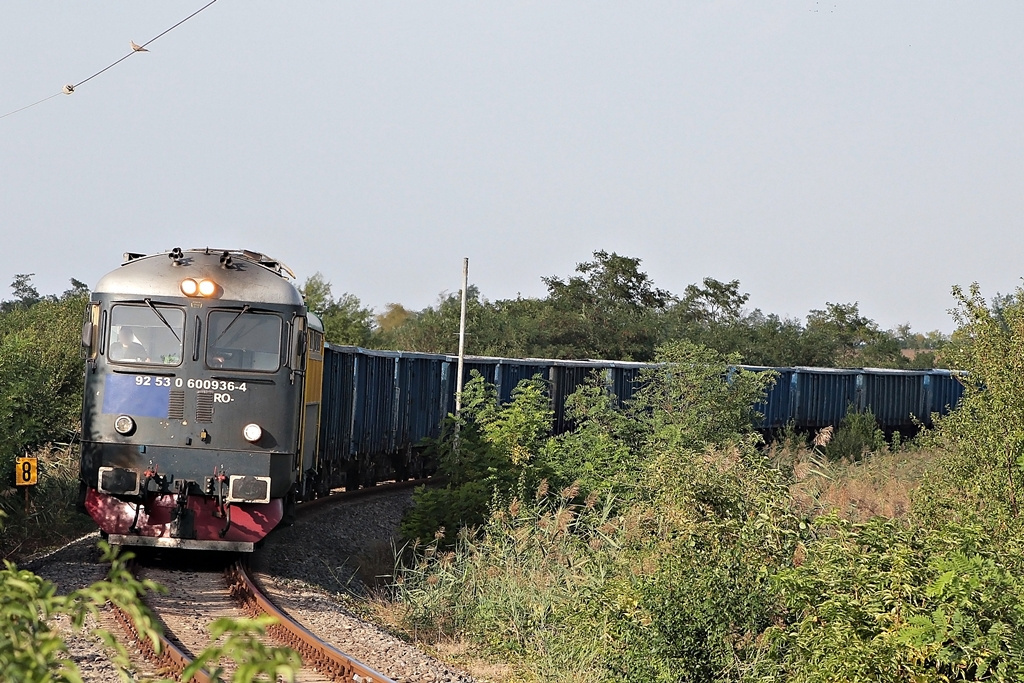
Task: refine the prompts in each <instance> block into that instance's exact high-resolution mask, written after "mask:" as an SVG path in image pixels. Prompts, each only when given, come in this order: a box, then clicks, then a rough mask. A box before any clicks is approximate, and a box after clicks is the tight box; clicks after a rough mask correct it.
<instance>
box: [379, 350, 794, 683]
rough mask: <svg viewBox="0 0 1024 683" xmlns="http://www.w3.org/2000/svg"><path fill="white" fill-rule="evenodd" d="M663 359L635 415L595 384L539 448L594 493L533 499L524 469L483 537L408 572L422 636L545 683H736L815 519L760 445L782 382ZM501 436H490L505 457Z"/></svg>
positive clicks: (544, 464)
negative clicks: (713, 682) (486, 654)
mask: <svg viewBox="0 0 1024 683" xmlns="http://www.w3.org/2000/svg"><path fill="white" fill-rule="evenodd" d="M662 359H663V360H664V361H665V362H666V365H664V366H662V367H660V368H658V369H656V370H652V371H651V372H650V373H649V374H648V375H647V376H646V377H644V380H643V381H644V382H645V383H644V386H643V388H642V389H641V390H640V391H639V392H638V394H637V400H636V401H634V402H633V404H631V405H630V406H629V407H628V408H625V409H620V408H616V407H615V406H614V402H613V401H612V400H611V399H610V397H608V396H607V395H606V394H604V393H603V389H602V388H600V387H599V386H597V385H593V384H592V385H587V386H584V387H582V388H581V390H580V391H579V392H577V394H576V395H575V396H574V397H573V401H572V402H571V405H572V406H573V407H572V411H573V416H574V418H575V419H576V420H577V427H576V429H575V430H574V431H573V432H572V433H570V434H567V435H563V436H560V437H556V438H548V439H547V440H546V442H545V443H544V444H543V445H542V446H541V447H540V448H539V453H540V454H541V456H540V457H538V458H537V459H535V460H534V465H535V466H534V467H533V469H532V470H529V471H530V473H531V474H532V475H533V476H537V475H539V474H541V473H553V474H554V475H555V476H556V477H559V478H564V477H567V476H571V475H575V474H581V475H582V476H581V477H580V478H581V480H583V481H587V482H588V484H590V485H592V486H593V488H592V490H591V491H589V492H588V491H587V490H586V489H585V488H581V486H580V482H574V483H568V484H559V486H555V487H550V486H549V483H548V480H544V481H542V482H541V484H540V486H539V487H537V488H536V490H534V488H532V487H531V486H529V485H528V484H527V483H526V480H527V477H526V476H524V473H525V472H526V471H527V470H524V469H520V470H519V473H520V477H519V479H518V481H517V483H516V485H515V487H514V488H512V495H511V502H510V500H509V498H510V497H509V496H508V495H507V494H505V495H497V496H495V497H494V498H493V499H492V500H493V505H492V508H491V514H490V516H489V517H487V521H486V523H485V524H484V525H483V526H482V528H481V530H480V533H479V534H472V533H462V534H460V536H459V538H458V543H457V544H456V545H455V546H454V547H453V548H451V549H450V550H444V548H443V546H439V545H438V544H432V545H430V546H428V547H427V548H425V549H422V550H421V552H420V554H419V556H418V560H417V562H416V563H415V564H413V565H412V566H409V567H406V568H405V569H400V570H399V573H398V575H397V578H396V587H397V590H398V592H399V595H400V596H401V599H402V600H403V601H404V602H405V603H406V605H407V607H408V608H409V627H410V629H411V630H413V631H415V632H416V633H421V632H424V631H425V632H427V633H430V634H454V633H461V634H462V635H468V636H469V637H471V638H472V639H473V640H475V641H476V642H479V643H481V644H483V645H484V646H485V647H487V648H488V649H489V650H490V651H491V652H493V653H495V654H496V655H497V656H499V657H501V658H503V659H508V658H512V659H513V660H515V661H518V662H519V665H520V667H519V668H521V669H522V670H523V671H529V672H530V675H531V676H532V677H535V678H536V679H538V680H575V681H598V680H611V679H616V680H621V679H623V678H625V679H626V680H639V679H641V678H648V679H651V680H656V681H666V682H667V681H678V680H710V679H712V678H716V677H731V678H736V677H737V675H738V671H739V670H740V668H741V664H742V662H744V661H745V659H746V657H747V656H748V654H749V653H751V652H753V650H752V649H751V645H752V642H753V639H752V635H751V634H756V633H758V632H759V631H760V629H762V628H763V627H764V626H765V625H766V623H767V622H766V621H765V618H766V617H765V615H767V614H769V613H770V607H771V606H772V605H773V604H774V602H773V594H772V593H771V592H770V590H769V589H770V585H769V578H770V576H771V574H772V568H773V567H776V566H778V565H779V563H781V562H783V561H785V562H788V561H789V559H790V558H791V557H792V552H793V547H794V546H795V543H796V533H797V524H798V523H797V521H796V519H795V517H794V516H793V515H792V513H791V512H790V511H789V508H788V498H787V493H786V492H787V489H786V482H785V481H784V480H783V479H782V477H781V476H779V473H778V472H777V471H775V470H773V469H771V468H770V467H769V466H768V464H767V462H766V459H765V458H764V457H763V456H762V455H761V454H760V453H759V452H758V451H757V449H756V447H755V446H756V444H757V442H758V437H757V436H756V435H755V434H754V432H753V430H752V417H753V416H752V415H751V411H750V406H751V405H752V404H753V403H754V402H755V400H756V398H757V397H758V396H760V395H761V393H762V392H763V389H764V386H765V384H764V382H765V381H766V378H765V377H763V376H761V375H756V374H753V373H743V372H740V373H736V374H735V375H733V376H732V378H731V379H730V380H729V381H727V377H728V374H729V372H728V370H729V363H728V362H727V360H726V359H723V358H721V357H720V356H718V355H717V354H715V353H713V352H709V351H707V350H704V349H700V348H698V347H694V346H692V345H688V344H685V343H681V344H678V345H673V346H672V347H666V348H665V349H664V350H663V352H662ZM488 403H489V402H488ZM499 412H500V411H499ZM495 414H497V413H495ZM523 423H525V424H528V425H536V424H539V422H534V421H532V420H525V421H524V422H523ZM496 424H497V423H493V422H491V421H486V422H485V425H490V426H481V427H479V429H480V433H481V434H483V433H485V432H487V433H490V434H491V435H492V436H491V437H490V438H489V439H484V441H486V442H487V443H489V444H492V445H496V444H498V443H501V440H500V439H497V438H495V437H494V436H493V435H494V434H499V433H500V434H504V433H505V432H504V431H503V430H500V429H497V428H496V426H495V425H496ZM509 424H510V423H509ZM532 433H533V434H537V433H539V432H537V431H534V432H532ZM530 441H531V443H536V441H535V440H533V439H531V440H530ZM516 443H517V444H518V443H519V442H518V441H517V442H516ZM512 450H513V449H512V448H508V447H507V448H504V449H503V452H512ZM530 452H537V451H534V450H531V451H530ZM588 455H593V456H594V459H595V463H594V467H593V468H591V467H590V466H589V465H590V463H589V462H588ZM509 460H510V461H511V458H509ZM519 462H523V460H522V459H520V461H519ZM598 468H601V469H598ZM600 474H604V476H605V481H601V479H600V478H599V477H600ZM506 490H507V489H506ZM555 491H557V494H556V493H554V492H555ZM599 492H600V493H599ZM611 492H618V493H622V494H624V495H623V496H621V497H616V496H615V495H612V493H611ZM478 494H479V492H478ZM581 499H582V500H581ZM599 502H600V504H599Z"/></svg>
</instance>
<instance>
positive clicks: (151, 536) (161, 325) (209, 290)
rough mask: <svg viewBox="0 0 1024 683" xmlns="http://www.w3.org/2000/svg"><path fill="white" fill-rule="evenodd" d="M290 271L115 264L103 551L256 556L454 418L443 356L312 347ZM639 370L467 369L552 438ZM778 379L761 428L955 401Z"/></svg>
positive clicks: (843, 383) (90, 447)
mask: <svg viewBox="0 0 1024 683" xmlns="http://www.w3.org/2000/svg"><path fill="white" fill-rule="evenodd" d="M292 279H294V275H293V274H292V273H291V271H289V270H288V268H287V267H286V266H284V265H283V264H282V263H280V262H279V261H277V260H275V259H272V258H269V257H267V256H264V255H263V254H259V253H256V252H251V251H237V250H223V249H195V250H187V251H183V250H182V249H180V248H179V249H173V250H171V251H170V252H166V253H162V254H155V255H148V256H147V255H143V254H134V253H129V254H125V258H124V262H123V263H122V265H121V266H120V267H119V268H118V269H116V270H114V271H112V272H110V273H108V274H107V275H105V276H104V277H103V278H101V279H100V281H99V283H98V284H97V286H96V288H95V290H94V291H93V294H92V299H91V302H90V304H89V306H88V308H87V311H86V314H85V320H84V324H83V327H82V348H83V356H84V358H85V395H84V401H83V415H82V440H81V472H80V479H81V500H80V505H81V507H82V508H83V509H84V510H85V511H86V512H87V513H88V514H89V515H90V516H91V517H92V518H93V520H94V521H95V522H96V524H97V525H98V526H99V528H100V529H101V531H102V532H103V533H104V534H106V535H107V536H108V538H109V540H110V542H111V543H114V544H119V545H134V546H157V547H173V548H192V549H206V550H226V551H241V552H246V551H251V550H252V549H253V548H254V546H255V545H256V544H257V543H259V542H260V541H261V540H262V539H263V538H264V537H265V536H266V534H268V533H269V532H270V531H271V530H272V529H273V528H274V527H276V526H277V525H278V524H279V523H281V521H282V520H285V519H286V518H287V516H288V514H289V511H290V509H291V508H292V506H294V505H295V504H296V503H299V502H301V501H304V500H310V499H312V498H315V497H318V496H323V495H326V494H328V493H329V492H330V490H331V489H334V488H339V487H350V488H351V487H355V486H365V485H372V484H374V483H376V482H379V481H383V480H386V479H392V478H409V477H416V476H420V475H423V474H426V473H427V472H426V471H425V468H426V467H427V466H426V464H425V463H424V461H423V458H422V457H421V452H420V450H419V448H418V446H419V444H420V443H421V442H422V440H423V439H424V438H427V437H436V436H437V435H438V433H439V430H440V427H441V423H442V422H443V420H444V418H445V417H446V416H447V415H448V414H449V413H451V412H452V411H453V409H454V401H455V394H456V366H457V359H456V358H455V357H453V356H447V355H436V354H425V353H406V352H398V351H370V350H366V349H361V348H356V347H350V346H348V347H346V346H331V345H329V344H326V343H325V340H324V332H323V325H322V324H321V322H320V320H319V319H318V318H317V317H316V316H315V315H314V314H312V313H310V312H309V311H307V309H306V307H305V305H304V303H303V300H302V296H301V294H300V292H299V290H298V289H297V288H296V287H295V285H294V284H292V282H291V280H292ZM643 367H645V366H644V364H641V363H628V362H617V361H560V360H544V359H509V358H485V357H471V358H468V359H466V377H468V376H469V375H470V373H471V372H472V371H474V370H475V371H477V372H479V373H480V374H481V375H483V377H484V378H485V379H486V380H487V381H488V382H491V383H492V384H494V385H495V387H496V388H497V391H498V396H499V399H500V400H502V401H507V400H508V399H509V398H510V397H511V393H512V389H513V388H514V387H515V385H516V384H517V383H518V382H519V381H520V380H523V379H529V378H531V377H534V376H538V375H539V376H540V377H542V378H543V379H544V380H545V382H546V385H547V387H548V393H549V396H550V398H551V401H552V407H553V412H554V423H553V427H552V429H553V431H554V432H556V433H558V432H563V431H565V430H567V429H570V428H571V427H572V425H571V424H569V423H568V421H567V419H566V416H565V414H564V410H563V407H564V402H565V398H566V397H567V396H569V395H570V394H571V393H572V392H573V391H575V389H576V388H577V387H578V386H579V385H580V384H581V383H583V382H584V381H585V380H587V378H588V377H591V376H593V375H594V374H595V373H596V374H597V375H598V376H599V377H601V378H603V380H604V382H605V383H606V385H607V386H608V388H609V390H610V391H611V392H612V393H613V394H615V395H616V396H617V397H618V398H619V399H620V400H629V398H630V397H631V396H632V395H633V391H634V388H635V386H636V382H635V381H636V379H637V377H638V375H639V373H640V371H641V369H642V368H643ZM751 369H754V370H774V371H775V372H777V373H778V381H777V382H776V384H775V386H774V388H773V389H772V390H771V391H770V392H769V394H768V396H767V397H766V400H765V401H764V402H763V403H762V404H759V405H758V406H755V408H756V409H757V411H758V412H759V413H761V414H762V415H763V419H762V421H761V423H760V424H759V425H758V426H759V427H760V428H761V429H763V430H772V429H776V428H779V427H782V426H784V425H785V424H787V423H792V424H794V425H795V426H796V427H797V428H798V429H815V428H820V427H824V426H826V425H835V424H838V423H839V421H840V420H841V419H842V417H843V415H845V413H846V411H847V410H848V409H849V408H850V407H851V406H852V407H853V408H855V409H866V408H870V409H871V410H872V411H873V412H874V414H875V415H876V416H877V417H878V418H879V421H880V424H881V426H882V427H884V428H886V429H889V430H895V429H906V428H909V427H912V426H913V425H914V424H916V422H915V421H916V420H920V421H921V422H922V423H924V424H928V422H929V420H930V418H931V415H932V413H943V412H946V411H948V410H949V409H950V407H951V406H955V405H956V403H957V401H958V399H959V397H960V395H961V393H962V391H963V387H962V385H961V384H960V382H959V381H958V378H957V377H956V375H955V374H953V373H950V372H948V371H941V370H929V371H892V370H871V369H853V370H832V369H821V368H751Z"/></svg>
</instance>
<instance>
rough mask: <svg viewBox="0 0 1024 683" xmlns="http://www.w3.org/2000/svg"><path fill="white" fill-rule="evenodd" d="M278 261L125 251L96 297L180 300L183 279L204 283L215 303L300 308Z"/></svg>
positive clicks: (213, 253)
mask: <svg viewBox="0 0 1024 683" xmlns="http://www.w3.org/2000/svg"><path fill="white" fill-rule="evenodd" d="M294 277H295V275H294V274H293V273H292V272H291V270H289V269H288V267H287V266H285V265H284V264H282V263H281V262H280V261H276V260H274V259H271V258H269V257H267V256H264V255H263V254H260V253H258V252H254V251H246V250H232V249H209V248H206V249H186V250H182V249H172V250H171V251H167V252H162V253H159V254H151V255H148V256H147V255H144V254H135V253H126V254H125V255H124V262H123V263H122V264H121V267H120V268H118V269H116V270H112V271H110V272H109V273H107V274H106V275H104V276H103V277H102V278H100V281H99V282H98V283H97V284H96V287H95V289H94V290H93V291H94V292H96V293H98V294H116V295H127V296H129V297H131V296H153V297H175V298H177V297H181V296H182V293H181V289H180V285H181V281H182V280H184V279H185V278H195V279H200V278H202V279H209V280H213V281H214V282H216V283H217V284H218V285H219V286H220V288H221V290H222V293H221V295H220V296H217V297H216V298H215V300H221V301H224V300H227V301H244V302H247V303H257V302H258V303H268V304H284V305H291V306H301V305H302V304H303V302H302V295H301V294H300V293H299V290H298V289H297V288H296V287H295V285H293V284H292V283H291V282H290V281H289V278H294Z"/></svg>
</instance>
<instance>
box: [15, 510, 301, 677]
mask: <svg viewBox="0 0 1024 683" xmlns="http://www.w3.org/2000/svg"><path fill="white" fill-rule="evenodd" d="M2 521H3V515H2V513H0V523H2ZM99 547H100V551H101V553H102V558H101V561H102V562H109V563H110V570H109V572H108V573H107V578H106V579H104V580H103V581H98V582H96V583H94V584H92V585H90V586H86V587H85V588H81V589H78V590H75V591H73V592H72V593H70V594H68V595H58V594H57V589H56V587H55V586H54V585H53V584H52V583H51V582H49V581H46V580H45V579H42V578H40V577H39V576H37V575H35V574H33V573H32V572H30V571H27V570H24V569H18V568H17V566H16V565H14V564H13V563H11V562H6V561H5V562H4V568H3V569H2V570H0V675H2V678H3V680H5V681H19V682H24V683H49V682H50V681H61V682H67V683H72V682H74V681H81V680H82V679H81V674H80V673H79V670H78V666H77V665H76V664H75V663H74V662H73V661H72V660H71V659H69V658H68V657H67V647H66V646H65V644H64V641H63V640H62V639H61V637H60V635H59V634H58V633H57V632H56V631H55V630H54V618H55V617H57V616H59V615H66V616H67V617H69V618H70V623H71V626H72V628H73V629H74V630H76V631H81V630H83V629H84V628H85V624H86V619H87V618H89V617H93V618H95V617H96V616H98V614H99V611H100V609H101V608H102V607H104V606H105V605H106V604H107V603H110V604H111V605H114V606H116V607H118V608H120V609H121V610H122V611H124V612H125V613H126V614H127V615H128V616H129V618H130V619H131V620H132V623H133V624H134V627H135V630H136V632H137V633H138V634H139V637H141V638H145V639H148V640H150V641H151V642H153V643H154V644H158V643H159V641H158V634H159V633H160V632H161V631H162V628H161V626H160V624H159V622H158V621H157V620H156V618H155V617H154V615H153V613H152V612H151V611H150V610H149V608H148V607H146V605H145V604H144V603H143V602H142V598H143V596H144V595H145V594H146V593H147V592H149V591H163V590H164V589H163V587H161V586H159V585H158V584H156V583H154V582H153V581H149V580H142V581H140V580H138V579H136V578H135V577H134V576H132V574H131V572H130V571H129V570H128V568H127V562H128V561H129V560H131V559H132V557H133V556H132V554H131V553H124V554H118V552H117V550H116V549H114V548H112V547H111V546H109V545H107V543H106V542H104V541H101V542H100V543H99ZM271 623H273V619H270V618H263V619H257V620H251V619H242V620H232V619H219V620H217V621H216V622H215V623H214V624H213V625H212V626H211V638H212V639H213V640H214V641H218V639H219V638H221V637H222V636H224V638H223V639H221V640H219V641H218V642H215V644H214V645H211V646H210V647H209V648H207V649H206V650H204V651H203V652H201V653H199V654H198V655H197V656H196V659H195V661H194V662H193V663H192V664H191V665H190V666H189V667H188V668H187V669H186V670H185V672H184V675H183V677H182V680H186V681H188V680H193V678H192V677H193V676H194V675H195V674H196V673H197V672H198V670H199V669H201V668H206V669H207V671H208V672H210V673H211V674H213V675H215V676H216V675H223V674H224V668H223V665H222V663H221V662H222V660H225V659H228V660H232V661H234V662H235V666H234V667H233V668H235V675H234V677H233V678H232V679H231V680H235V681H243V680H244V681H252V680H279V679H284V680H294V679H295V672H296V671H297V670H298V668H299V666H300V665H301V662H300V660H299V656H298V653H297V652H295V651H294V650H292V649H290V648H268V647H266V646H265V645H264V644H263V643H262V642H260V640H259V636H261V635H262V634H263V633H265V632H266V628H267V627H268V626H269V625H270V624H271ZM89 634H90V635H91V636H92V637H94V638H96V639H97V640H99V641H100V642H101V643H102V645H103V647H104V648H105V649H106V651H107V654H108V656H110V658H111V662H112V664H113V665H114V668H115V669H116V670H117V672H118V675H119V677H120V679H121V680H122V681H131V680H134V677H133V674H132V673H131V670H132V663H131V660H130V658H129V655H128V651H127V650H126V649H125V647H124V646H123V645H121V643H120V642H118V640H117V639H116V638H115V636H114V634H112V633H110V631H108V630H106V629H103V628H99V627H97V628H93V629H92V630H90V631H89Z"/></svg>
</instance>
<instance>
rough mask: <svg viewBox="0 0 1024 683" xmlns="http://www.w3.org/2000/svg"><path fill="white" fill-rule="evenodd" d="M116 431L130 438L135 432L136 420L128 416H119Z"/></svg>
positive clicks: (115, 423) (115, 426)
mask: <svg viewBox="0 0 1024 683" xmlns="http://www.w3.org/2000/svg"><path fill="white" fill-rule="evenodd" d="M114 431H116V432H117V433H118V434H121V435H123V436H128V435H129V434H131V433H132V432H134V431H135V420H133V419H132V418H131V417H129V416H128V415H118V416H117V419H115V420H114Z"/></svg>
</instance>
